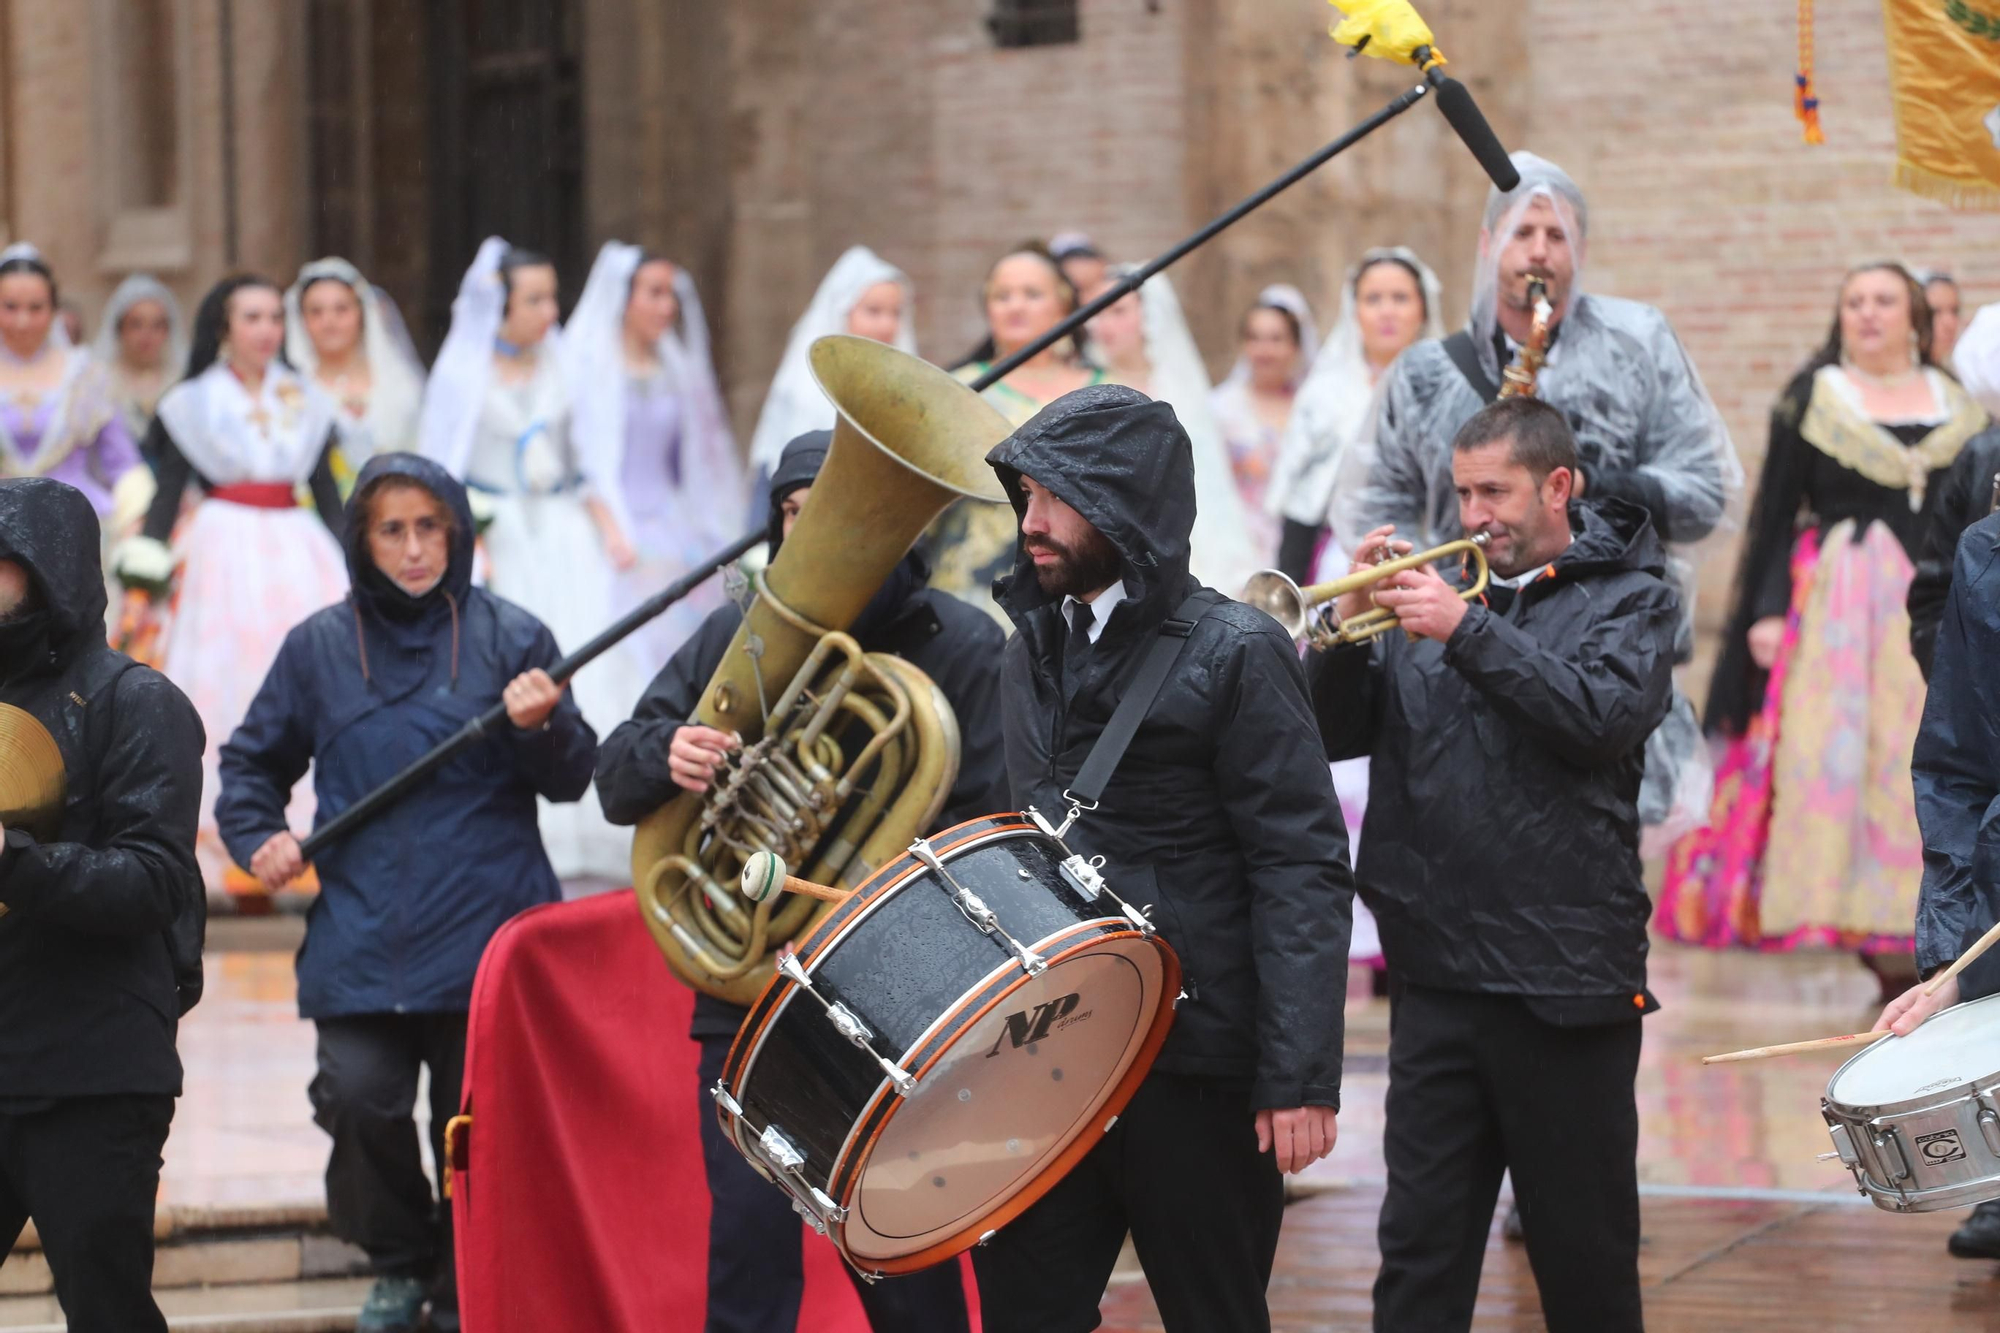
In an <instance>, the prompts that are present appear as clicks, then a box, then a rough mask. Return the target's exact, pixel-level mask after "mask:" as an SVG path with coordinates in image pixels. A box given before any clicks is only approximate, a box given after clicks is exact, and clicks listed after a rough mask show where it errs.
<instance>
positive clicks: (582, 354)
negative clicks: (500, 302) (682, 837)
mask: <svg viewBox="0 0 2000 1333" xmlns="http://www.w3.org/2000/svg"><path fill="white" fill-rule="evenodd" d="M562 352H563V361H564V364H565V365H566V367H567V373H568V376H569V384H570V394H571V400H572V402H574V404H575V416H574V419H573V425H572V430H573V432H574V435H575V437H576V451H577V456H578V458H579V460H580V462H581V465H582V468H583V471H584V472H585V474H586V475H588V476H590V477H592V478H593V479H602V483H603V484H601V485H600V486H599V487H598V489H597V494H598V496H599V498H600V499H602V500H603V502H604V504H605V505H606V506H607V507H608V508H609V509H610V511H611V517H612V521H613V522H614V523H615V524H616V526H617V528H618V530H619V531H621V532H623V533H624V534H625V537H626V540H627V541H628V542H629V543H630V544H631V546H632V549H633V552H634V554H635V555H636V556H637V559H636V561H635V562H634V563H633V564H632V565H631V566H630V567H628V568H625V569H622V570H620V571H618V575H617V580H616V583H615V585H614V587H613V597H612V608H611V610H612V614H613V615H614V616H619V615H624V614H625V613H626V612H627V611H630V610H631V609H632V608H633V607H635V606H637V605H638V604H639V603H640V602H642V601H644V600H645V599H646V598H648V597H650V596H652V595H653V594H654V593H656V592H658V591H659V590H660V589H662V588H664V587H666V586H667V585H668V584H669V583H671V582H673V581H674V580H675V579H677V578H679V577H681V576H682V575H683V574H686V573H687V572H688V571H689V570H691V569H693V568H695V567H696V566H697V565H698V564H700V563H701V562H702V561H703V560H705V559H706V558H707V557H708V556H710V555H711V554H713V553H714V552H715V551H717V550H719V549H720V548H721V547H723V546H726V545H728V544H729V542H730V541H731V540H732V539H733V538H735V537H736V536H738V535H739V534H740V532H741V531H742V525H741V522H740V515H741V513H742V510H743V505H744V495H745V482H744V478H743V467H742V465H741V464H740V463H739V462H738V461H737V457H736V441H735V439H734V437H733V436H732V435H731V434H730V430H729V419H728V416H727V415H726V414H725V412H724V411H723V406H722V391H721V389H720V388H719V387H718V386H717V384H716V381H715V367H714V365H713V364H712V363H711V362H710V360H709V350H708V321H707V320H706V318H705V317H704V316H703V314H702V308H701V297H700V295H699V294H698V293H697V292H696V291H695V285H694V279H693V278H691V277H690V276H688V272H687V270H686V269H684V268H682V267H681V266H680V265H678V264H675V263H673V262H671V261H670V260H667V259H664V258H662V257H660V256H659V255H652V254H647V253H645V252H644V251H642V250H640V249H639V247H638V246H636V245H626V244H623V243H622V242H619V241H607V242H605V244H604V247H603V248H602V249H601V250H599V251H598V252H597V262H596V263H595V264H593V265H592V266H591V270H590V279H589V281H587V282H586V283H585V284H584V287H583V297H582V299H581V300H579V301H578V302H577V305H576V310H575V311H574V312H573V313H572V314H571V315H570V319H569V323H568V324H567V325H565V326H564V328H563V335H562ZM815 392H817V391H815ZM820 402H821V404H822V406H824V405H825V403H826V400H825V399H824V398H823V397H822V398H821V399H820ZM827 415H828V416H829V418H830V417H831V415H832V409H831V408H830V407H829V408H828V410H827ZM721 599H722V591H721V587H720V580H710V581H709V582H708V583H707V584H704V585H703V586H702V587H701V588H700V589H699V590H698V591H697V592H696V593H695V594H694V595H692V596H690V597H686V598H683V599H682V600H681V601H680V602H679V603H678V604H677V605H675V606H674V607H673V608H672V609H671V610H669V611H668V612H667V613H666V614H665V615H663V616H660V617H658V618H657V619H655V620H653V621H652V622H651V623H650V624H648V625H647V626H646V627H645V628H643V629H641V630H640V631H639V632H638V633H636V634H634V635H633V636H632V637H631V638H629V639H627V640H626V641H625V642H626V645H627V646H628V650H629V651H630V653H631V654H632V656H633V658H634V659H635V660H636V662H637V664H638V666H639V668H640V669H641V670H642V671H643V672H644V673H645V675H646V677H647V679H651V677H652V676H653V675H654V674H656V673H657V672H658V671H659V670H660V668H662V667H664V666H665V665H666V664H667V659H668V658H669V657H671V656H672V655H673V652H674V650H675V649H676V648H678V647H679V646H680V645H681V643H682V641H684V640H685V639H686V638H687V636H688V635H689V634H691V633H693V632H694V630H695V628H696V627H697V626H699V625H700V624H701V622H702V620H703V618H705V617H706V616H707V615H708V613H709V612H710V611H712V610H714V609H715V607H716V606H718V605H719V604H720V603H721ZM622 720H623V718H622V717H621V718H612V717H605V718H602V719H600V720H599V725H602V726H603V727H605V728H606V729H607V730H609V728H611V727H612V726H614V725H616V724H617V723H618V722H620V721H622Z"/></svg>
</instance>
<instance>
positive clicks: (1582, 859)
mask: <svg viewBox="0 0 2000 1333" xmlns="http://www.w3.org/2000/svg"><path fill="white" fill-rule="evenodd" d="M1570 525H1571V527H1572V529H1573V530H1574V533H1575V540H1574V541H1572V542H1571V544H1570V547H1569V549H1568V550H1567V551H1565V552H1564V553H1563V554H1562V555H1561V556H1559V557H1558V558H1557V559H1556V561H1555V563H1554V565H1553V566H1552V569H1553V571H1554V572H1553V573H1552V574H1550V575H1548V576H1545V577H1542V578H1538V579H1535V580H1534V581H1532V582H1530V583H1529V584H1527V585H1526V586H1525V587H1524V588H1522V589H1521V590H1520V591H1519V592H1518V594H1516V595H1515V596H1514V597H1513V598H1512V605H1511V606H1510V607H1509V609H1508V610H1507V612H1506V613H1505V614H1504V615H1503V614H1499V613H1497V612H1495V611H1494V610H1492V609H1490V608H1489V607H1487V606H1482V605H1478V604H1475V605H1473V606H1472V607H1471V608H1469V609H1468V610H1467V612H1466V615H1465V619H1464V620H1463V621H1461V622H1460V624H1459V627H1458V629H1457V631H1456V632H1455V633H1453V635H1452V636H1451V639H1450V641H1449V642H1447V643H1438V642H1436V641H1435V640H1432V639H1422V640H1418V641H1417V642H1415V643H1412V642H1410V641H1409V640H1408V639H1407V638H1406V636H1404V635H1402V634H1400V633H1390V634H1384V635H1381V636H1380V637H1378V638H1376V639H1375V640H1374V641H1373V643H1372V644H1369V645H1365V646H1356V647H1351V648H1338V649H1335V650H1333V651H1331V652H1327V653H1324V654H1321V655H1319V656H1318V658H1317V660H1316V661H1315V662H1314V664H1313V667H1312V683H1313V703H1314V706H1315V707H1316V708H1317V709H1318V712H1319V721H1320V728H1321V730H1322V732H1323V733H1324V735H1325V737H1326V753H1327V757H1328V758H1330V759H1351V758H1355V757H1357V756H1360V755H1367V756H1369V757H1370V758H1371V760H1372V763H1371V766H1370V768H1369V776H1368V816H1367V819H1366V821H1365V822H1364V823H1363V824H1362V832H1361V863H1360V866H1359V867H1358V868H1357V873H1356V879H1357V880H1358V882H1359V884H1360V887H1361V897H1362V900H1363V901H1364V902H1366V903H1367V904H1368V906H1369V907H1370V908H1371V909H1373V911H1374V912H1375V915H1376V919H1377V920H1378V921H1379V922H1380V924H1381V929H1382V950H1383V954H1384V955H1385V956H1386V957H1387V959H1388V962H1389V968H1390V971H1391V972H1393V973H1396V974H1398V975H1400V976H1401V977H1402V978H1403V979H1404V980H1405V981H1408V982H1411V983H1414V984H1416V985H1420V986H1433V987H1438V988H1440V989H1445V990H1462V991H1486V992H1497V993H1508V994H1518V995H1527V996H1548V997H1578V998H1585V997H1588V998H1591V999H1592V1000H1594V1001H1597V1002H1608V1004H1607V1003H1594V1004H1592V1005H1584V1006H1576V1005H1571V1006H1565V1007H1562V1008H1561V1009H1560V1010H1559V1013H1558V1021H1566V1020H1567V1019H1569V1018H1571V1017H1574V1018H1575V1021H1591V1019H1592V1018H1599V1019H1601V1018H1602V1017H1604V1016H1609V1015H1613V1014H1615V1015H1621V1016H1623V1015H1636V1014H1638V1013H1641V1012H1643V1011H1644V1010H1645V1009H1647V1008H1649V1007H1650V1006H1651V1001H1650V999H1645V1000H1642V1001H1641V1002H1640V1003H1638V1004H1635V1003H1634V997H1639V996H1643V995H1644V992H1645V986H1646V919H1647V917H1648V915H1649V912H1650V904H1649V902H1648V900H1647V897H1646V888H1645V884H1644V882H1643V879H1642V877H1641V875H1640V870H1639V812H1638V799H1639V779H1640V775H1641V772H1642V771H1643V769H1644V767H1645V746H1646V737H1647V736H1649V735H1651V734H1652V731H1653V728H1654V727H1656V726H1658V725H1659V723H1660V719H1661V718H1662V717H1664V716H1666V712H1667V703H1668V698H1669V694H1670V692H1671V690H1672V686H1673V662H1674V633H1675V629H1676V627H1677V625H1678V624H1679V617H1680V608H1679V598H1678V597H1677V596H1676V594H1675V592H1674V590H1673V588H1672V586H1671V585H1670V584H1669V583H1668V582H1667V580H1666V554H1665V551H1664V549H1663V548H1662V547H1661V545H1660V541H1659V538H1658V537H1657V536H1655V535H1654V532H1653V527H1652V522H1651V520H1650V519H1648V518H1647V517H1646V513H1645V511H1644V510H1642V509H1640V508H1639V507H1638V506H1637V505H1634V504H1630V503H1628V502H1626V501H1623V500H1610V499H1607V500H1599V501H1583V502H1580V503H1578V504H1576V505H1574V506H1572V507H1571V509H1570ZM1495 600H1496V602H1497V601H1498V600H1500V598H1499V597H1498V595H1497V594H1496V596H1495ZM1579 1010H1580V1011H1581V1012H1580V1013H1579V1012H1578V1011H1579ZM1537 1012H1538V1013H1544V1016H1545V1017H1547V1016H1550V1015H1548V1014H1547V1013H1546V1012H1545V1011H1544V1010H1543V1009H1542V1008H1540V1007H1538V1008H1537Z"/></svg>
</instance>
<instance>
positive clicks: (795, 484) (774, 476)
mask: <svg viewBox="0 0 2000 1333" xmlns="http://www.w3.org/2000/svg"><path fill="white" fill-rule="evenodd" d="M832 447H833V432H832V431H830V430H809V431H807V432H806V433H805V434H803V435H800V436H797V437H795V438H794V439H793V440H792V441H791V443H789V444H787V445H786V446H785V450H784V452H783V453H781V454H779V455H778V461H777V464H776V465H775V466H774V467H773V468H772V469H771V514H770V519H769V525H770V532H769V534H768V540H769V541H770V543H771V556H772V558H773V559H775V558H776V557H777V554H778V548H779V547H780V546H782V545H784V542H785V516H784V514H783V512H782V511H780V510H779V508H778V506H779V505H781V504H783V503H784V500H785V497H786V496H788V495H790V494H791V493H792V492H793V491H795V490H797V489H799V487H801V486H810V485H812V484H813V482H814V481H815V480H816V479H817V478H818V477H819V470H820V469H821V468H822V467H824V466H825V465H826V451H827V450H828V449H830V448H832Z"/></svg>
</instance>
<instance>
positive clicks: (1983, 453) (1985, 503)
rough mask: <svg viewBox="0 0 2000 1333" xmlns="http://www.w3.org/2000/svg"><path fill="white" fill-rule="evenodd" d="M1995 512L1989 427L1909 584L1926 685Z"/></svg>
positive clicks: (1939, 508)
mask: <svg viewBox="0 0 2000 1333" xmlns="http://www.w3.org/2000/svg"><path fill="white" fill-rule="evenodd" d="M1996 509H2000V426H1988V427H1987V428H1986V429H1985V430H1982V431H1980V432H1979V434H1977V435H1975V436H1973V437H1972V438H1971V439H1969V440H1967V441H1966V442H1965V447H1964V448H1963V449H1960V450H1959V451H1958V457H1957V458H1955V459H1953V460H1952V463H1951V470H1950V471H1948V472H1946V473H1945V476H1944V482H1943V484H1942V485H1940V486H1939V487H1938V497H1937V503H1936V504H1935V505H1934V506H1933V507H1932V509H1931V516H1930V519H1929V520H1928V521H1927V522H1926V523H1925V524H1924V542H1923V548H1922V550H1921V551H1920V552H1919V553H1918V555H1917V572H1916V575H1915V576H1914V577H1913V578H1911V580H1910V593H1909V598H1908V603H1907V604H1908V607H1909V612H1910V654H1911V656H1913V657H1915V658H1916V659H1917V666H1918V667H1919V668H1920V669H1921V670H1922V671H1923V673H1924V679H1925V680H1929V679H1930V675H1931V657H1932V655H1933V654H1934V653H1935V652H1936V649H1937V641H1938V625H1939V624H1940V623H1941V622H1942V621H1943V620H1944V609H1945V606H1946V604H1947V603H1949V602H1950V601H1951V570H1952V565H1953V563H1954V560H1955V558H1956V556H1957V554H1958V539H1959V538H1960V537H1962V536H1964V535H1965V530H1966V529H1967V528H1969V527H1971V526H1972V525H1973V524H1974V523H1977V522H1978V521H1979V520H1980V519H1982V518H1985V517H1986V516H1987V515H1988V514H1990V513H1993V512H1994V511H1995V510H1996ZM1979 1212H1980V1213H1981V1214H1982V1215H1984V1216H1986V1217H1987V1218H1989V1219H1990V1222H1991V1225H1990V1230H1991V1232H1992V1236H1991V1239H1990V1243H1989V1246H1988V1248H1989V1249H1990V1250H1991V1251H1992V1252H1991V1254H1982V1257H1985V1258H1993V1259H2000V1202H1995V1203H1990V1204H1988V1203H1982V1204H1980V1205H1979Z"/></svg>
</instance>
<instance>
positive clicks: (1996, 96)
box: [1882, 0, 2000, 210]
mask: <svg viewBox="0 0 2000 1333" xmlns="http://www.w3.org/2000/svg"><path fill="white" fill-rule="evenodd" d="M1882 16H1883V20H1884V22H1885V23H1886V25H1887V27H1888V31H1889V82H1890V87H1891V91H1892V93H1893V94H1894V97H1895V104H1896V183H1897V184H1898V185H1900V186H1902V187H1903V188H1904V189H1907V190H1913V191H1915V192H1916V193H1918V194H1921V195H1924V196H1926V197H1927V198H1931V199H1936V200H1939V201H1941V202H1943V203H1946V204H1949V205H1951V206H1952V207H1953V208H1986V209H1997V210H2000V0H1882Z"/></svg>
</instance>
